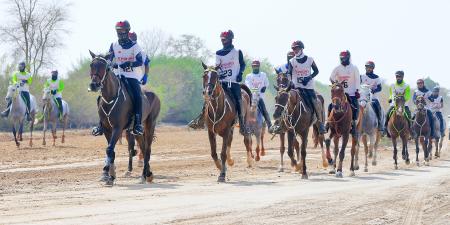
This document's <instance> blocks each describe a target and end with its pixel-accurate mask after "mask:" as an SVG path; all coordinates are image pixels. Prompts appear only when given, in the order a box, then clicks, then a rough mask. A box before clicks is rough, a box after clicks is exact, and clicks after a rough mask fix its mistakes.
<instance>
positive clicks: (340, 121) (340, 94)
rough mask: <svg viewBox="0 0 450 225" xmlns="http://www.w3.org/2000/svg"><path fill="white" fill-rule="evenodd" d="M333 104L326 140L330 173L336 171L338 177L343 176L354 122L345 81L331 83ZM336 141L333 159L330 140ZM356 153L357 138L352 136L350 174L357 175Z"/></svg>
mask: <svg viewBox="0 0 450 225" xmlns="http://www.w3.org/2000/svg"><path fill="white" fill-rule="evenodd" d="M331 98H332V100H331V104H332V106H333V108H332V110H331V113H330V115H329V116H328V123H329V126H330V136H329V139H327V140H326V141H325V144H326V147H327V158H328V164H329V165H330V167H331V165H332V168H331V169H330V174H333V173H336V177H339V178H342V177H343V174H342V162H343V161H344V157H345V148H346V147H347V143H348V140H349V137H350V130H351V122H352V108H351V105H350V102H349V101H348V99H347V96H346V95H345V89H344V85H343V83H339V82H335V83H333V84H332V85H331ZM341 138H342V145H341V149H339V139H341ZM331 139H333V142H334V160H332V159H331V154H330V142H331ZM355 153H356V138H355V137H353V138H352V146H351V163H350V176H354V175H355V168H354V160H355ZM338 154H339V162H338V165H337V171H336V163H337V162H336V160H337V156H338Z"/></svg>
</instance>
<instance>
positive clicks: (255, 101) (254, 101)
mask: <svg viewBox="0 0 450 225" xmlns="http://www.w3.org/2000/svg"><path fill="white" fill-rule="evenodd" d="M250 91H251V93H252V104H251V105H250V109H251V110H252V111H256V109H257V108H258V102H259V98H260V97H261V94H260V93H259V88H252V89H250Z"/></svg>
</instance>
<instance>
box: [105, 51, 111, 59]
mask: <svg viewBox="0 0 450 225" xmlns="http://www.w3.org/2000/svg"><path fill="white" fill-rule="evenodd" d="M112 54H113V53H112V52H108V53H106V55H105V59H106V60H110V59H111V55H112Z"/></svg>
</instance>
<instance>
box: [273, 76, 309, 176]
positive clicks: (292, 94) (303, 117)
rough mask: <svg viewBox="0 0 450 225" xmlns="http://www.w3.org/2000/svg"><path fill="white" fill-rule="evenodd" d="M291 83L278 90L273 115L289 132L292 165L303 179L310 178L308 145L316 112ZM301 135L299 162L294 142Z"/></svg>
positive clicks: (289, 151) (289, 152) (289, 150)
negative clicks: (295, 154)
mask: <svg viewBox="0 0 450 225" xmlns="http://www.w3.org/2000/svg"><path fill="white" fill-rule="evenodd" d="M291 87H292V86H291V85H289V86H288V87H287V89H281V90H279V91H278V94H277V97H276V98H275V100H276V104H275V107H276V108H275V112H274V114H273V117H274V119H275V120H279V121H280V122H279V124H280V126H281V127H282V128H284V129H283V130H284V131H287V133H288V155H289V158H290V159H291V166H292V167H294V168H295V171H301V173H302V179H308V173H307V171H306V147H307V144H308V133H309V128H310V127H311V125H312V124H313V122H314V112H313V111H312V109H310V108H307V106H305V105H306V103H305V100H304V99H303V98H302V97H301V95H300V93H299V91H298V90H296V89H291ZM297 135H300V138H301V140H302V144H301V147H300V149H301V150H300V153H301V160H300V162H297V160H295V158H294V144H295V141H296V136H297Z"/></svg>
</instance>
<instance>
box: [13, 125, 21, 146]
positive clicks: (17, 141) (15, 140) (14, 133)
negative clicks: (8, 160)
mask: <svg viewBox="0 0 450 225" xmlns="http://www.w3.org/2000/svg"><path fill="white" fill-rule="evenodd" d="M12 132H13V135H14V142H16V147H17V148H19V147H20V142H19V140H18V137H17V131H16V123H15V122H14V123H13V125H12Z"/></svg>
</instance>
